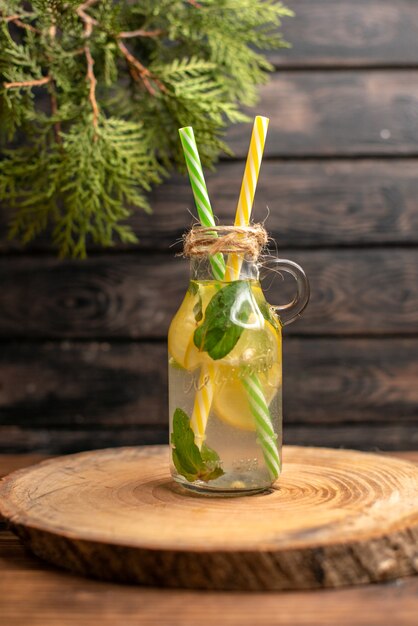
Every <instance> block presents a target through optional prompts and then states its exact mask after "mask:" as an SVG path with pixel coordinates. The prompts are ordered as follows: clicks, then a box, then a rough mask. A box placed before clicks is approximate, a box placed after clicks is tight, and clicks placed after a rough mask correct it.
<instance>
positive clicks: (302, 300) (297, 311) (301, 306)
mask: <svg viewBox="0 0 418 626" xmlns="http://www.w3.org/2000/svg"><path fill="white" fill-rule="evenodd" d="M272 265H274V271H275V272H277V273H278V274H280V273H281V272H286V273H288V274H290V275H291V276H293V278H294V279H295V281H296V294H295V296H294V298H293V300H291V301H290V302H287V303H286V304H270V306H271V307H272V309H273V310H274V311H275V312H277V313H278V315H279V317H280V321H281V322H282V324H283V326H287V324H291V323H292V322H294V321H295V320H296V319H297V318H298V317H300V316H301V315H302V312H303V311H304V310H305V308H306V305H307V304H308V302H309V295H310V289H309V281H308V278H307V276H306V274H305V272H304V270H303V269H302V268H301V266H300V265H298V264H297V263H294V261H289V260H288V259H277V258H276V257H274V258H265V259H263V266H262V269H265V270H267V271H268V270H269V266H272ZM272 269H273V268H270V271H271V270H272ZM263 273H264V272H262V274H263ZM265 276H266V274H264V276H261V279H263V278H265ZM282 278H283V277H282Z"/></svg>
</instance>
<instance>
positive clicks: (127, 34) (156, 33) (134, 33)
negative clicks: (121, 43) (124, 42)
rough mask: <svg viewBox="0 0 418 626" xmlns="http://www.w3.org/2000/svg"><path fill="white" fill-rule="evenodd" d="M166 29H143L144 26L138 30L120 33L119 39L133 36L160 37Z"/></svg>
mask: <svg viewBox="0 0 418 626" xmlns="http://www.w3.org/2000/svg"><path fill="white" fill-rule="evenodd" d="M164 32H165V31H163V30H162V29H161V28H158V29H157V30H143V29H142V28H138V29H137V30H128V31H124V32H122V33H118V34H117V37H118V39H130V38H132V37H159V36H160V35H162V34H163V33H164Z"/></svg>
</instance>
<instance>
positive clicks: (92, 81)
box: [84, 46, 99, 140]
mask: <svg viewBox="0 0 418 626" xmlns="http://www.w3.org/2000/svg"><path fill="white" fill-rule="evenodd" d="M84 54H85V55H86V61H87V80H88V83H89V100H90V104H91V108H92V111H93V127H94V128H95V129H96V128H97V124H98V119H99V106H98V104H97V100H96V85H97V80H96V77H95V75H94V71H93V65H94V60H93V57H92V55H91V51H90V48H89V46H85V47H84ZM94 140H96V135H94Z"/></svg>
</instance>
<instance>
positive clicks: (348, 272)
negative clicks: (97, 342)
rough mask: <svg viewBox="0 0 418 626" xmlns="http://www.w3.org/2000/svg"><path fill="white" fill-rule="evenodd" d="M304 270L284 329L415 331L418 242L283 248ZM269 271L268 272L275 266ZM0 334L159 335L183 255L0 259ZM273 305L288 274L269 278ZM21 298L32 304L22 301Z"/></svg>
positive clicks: (178, 288)
mask: <svg viewBox="0 0 418 626" xmlns="http://www.w3.org/2000/svg"><path fill="white" fill-rule="evenodd" d="M281 255H283V257H284V258H286V257H288V256H289V257H290V258H291V259H292V260H293V261H296V262H297V263H300V264H301V265H302V267H303V268H304V269H305V271H306V273H307V275H308V278H309V281H310V284H311V292H312V296H311V300H310V303H309V307H308V309H307V310H306V312H305V313H304V315H303V318H302V319H301V320H298V322H297V323H296V324H293V325H291V326H289V327H288V329H286V332H287V333H288V334H298V335H301V334H303V335H323V334H327V335H328V334H347V333H348V334H387V333H389V334H393V333H396V334H411V333H412V334H416V333H418V316H417V314H416V311H417V310H418V250H415V249H395V248H393V249H390V250H372V249H371V250H355V251H353V250H338V251H335V250H332V251H326V250H312V251H311V250H309V251H308V250H303V251H289V254H288V253H287V251H286V250H283V251H281ZM273 277H274V274H273ZM0 281H1V284H2V285H3V289H4V294H3V297H2V300H1V301H0V336H1V337H3V338H9V337H21V338H28V337H40V338H54V337H55V338H56V337H58V338H59V337H68V338H80V337H97V338H107V337H130V338H132V339H144V338H155V339H164V340H165V338H166V336H167V330H168V326H169V323H170V321H171V319H172V317H173V315H174V313H175V311H176V310H177V308H178V307H179V305H180V303H181V301H182V299H183V297H184V294H185V293H186V289H187V284H188V263H187V261H185V260H181V259H176V258H174V257H171V256H168V255H157V254H154V255H152V256H149V255H147V254H143V255H141V256H136V255H135V256H131V255H121V256H118V257H115V256H106V255H103V256H96V257H93V258H91V259H90V260H89V262H88V263H87V264H86V263H84V262H83V261H64V262H63V261H61V260H59V259H54V258H49V257H43V256H39V257H31V258H21V257H14V258H11V259H0ZM264 285H265V288H266V297H267V300H268V301H269V302H270V303H271V304H276V303H277V304H280V303H282V304H283V303H286V302H288V301H289V300H290V299H291V296H292V294H293V291H292V287H293V281H292V280H289V281H285V282H283V281H281V280H280V278H278V277H276V278H275V280H273V281H272V280H271V279H270V278H267V279H266V281H265V283H264ZM28 301H29V302H31V307H30V309H29V308H28Z"/></svg>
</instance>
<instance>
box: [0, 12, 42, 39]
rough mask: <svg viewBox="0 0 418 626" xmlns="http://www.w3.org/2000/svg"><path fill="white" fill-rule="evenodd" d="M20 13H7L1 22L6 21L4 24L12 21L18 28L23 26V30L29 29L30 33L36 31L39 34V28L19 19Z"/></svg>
mask: <svg viewBox="0 0 418 626" xmlns="http://www.w3.org/2000/svg"><path fill="white" fill-rule="evenodd" d="M21 17H23V16H21V15H7V16H5V17H2V20H3V22H6V24H8V23H9V22H13V24H14V25H15V26H18V27H19V28H24V29H25V30H30V31H31V33H37V34H38V35H39V34H40V32H41V31H40V30H39V29H38V28H35V26H32V24H26V23H25V22H22V20H21V19H20V18H21Z"/></svg>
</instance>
